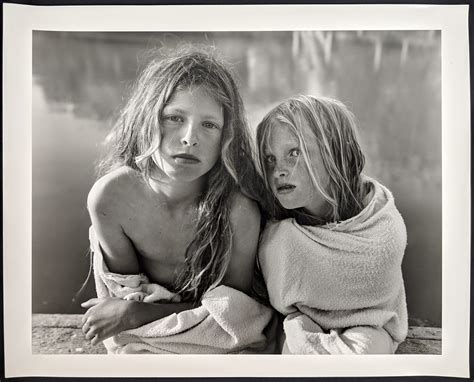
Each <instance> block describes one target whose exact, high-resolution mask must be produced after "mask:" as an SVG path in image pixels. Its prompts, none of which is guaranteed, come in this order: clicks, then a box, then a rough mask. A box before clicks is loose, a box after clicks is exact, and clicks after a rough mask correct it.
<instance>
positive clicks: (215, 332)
mask: <svg viewBox="0 0 474 382" xmlns="http://www.w3.org/2000/svg"><path fill="white" fill-rule="evenodd" d="M89 238H90V242H91V249H92V252H93V256H94V278H95V283H96V290H97V296H98V297H109V296H110V297H119V298H123V299H132V300H137V301H144V302H149V303H152V302H158V301H168V302H179V301H180V297H179V296H177V295H175V294H173V293H171V292H170V291H168V290H167V289H166V288H164V287H162V286H159V285H157V284H152V283H149V280H148V279H147V277H146V276H145V275H120V274H116V273H111V272H109V270H108V268H107V265H106V264H105V262H104V259H103V256H102V252H101V247H100V245H99V242H98V239H97V236H96V235H95V232H94V229H93V227H91V229H90V231H89ZM274 330H275V322H274V317H273V311H272V310H271V309H270V308H268V307H265V306H264V305H261V304H259V303H258V302H257V301H255V300H254V299H252V298H251V297H249V296H247V295H246V294H245V293H242V292H240V291H238V290H236V289H233V288H229V287H226V286H219V287H217V288H215V289H213V290H211V291H210V292H208V293H207V294H206V295H205V296H204V298H203V300H202V304H201V305H200V306H199V307H197V308H195V309H190V310H186V311H183V312H180V313H178V314H172V315H170V316H168V317H165V318H163V319H160V320H156V321H153V322H150V323H148V324H146V325H143V326H141V327H139V328H136V329H132V330H127V331H124V332H122V333H120V334H118V335H116V336H114V337H112V338H109V339H107V340H105V341H104V345H105V347H106V348H107V350H108V352H109V353H114V354H124V353H129V354H138V353H179V354H186V353H188V354H197V353H201V354H219V353H268V352H273V351H274V349H272V346H273V345H274V341H268V340H267V336H266V333H267V332H270V333H271V332H272V331H274Z"/></svg>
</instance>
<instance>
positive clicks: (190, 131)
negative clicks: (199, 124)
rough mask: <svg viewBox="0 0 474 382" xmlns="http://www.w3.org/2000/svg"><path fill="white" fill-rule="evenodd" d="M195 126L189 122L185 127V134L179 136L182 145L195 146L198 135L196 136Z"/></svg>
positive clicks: (197, 141)
mask: <svg viewBox="0 0 474 382" xmlns="http://www.w3.org/2000/svg"><path fill="white" fill-rule="evenodd" d="M196 130H197V128H196V127H195V126H193V124H192V123H190V124H189V125H188V126H187V127H186V131H185V134H184V136H183V137H182V138H181V143H182V145H183V146H190V147H193V146H197V145H198V143H199V139H198V136H197V131H196Z"/></svg>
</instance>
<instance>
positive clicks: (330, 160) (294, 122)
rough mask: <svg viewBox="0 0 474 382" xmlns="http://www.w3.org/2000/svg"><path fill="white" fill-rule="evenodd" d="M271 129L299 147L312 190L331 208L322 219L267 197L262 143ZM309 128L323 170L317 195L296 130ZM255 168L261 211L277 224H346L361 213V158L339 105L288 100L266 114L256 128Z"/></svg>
mask: <svg viewBox="0 0 474 382" xmlns="http://www.w3.org/2000/svg"><path fill="white" fill-rule="evenodd" d="M275 123H280V124H283V125H286V126H288V128H289V129H290V130H291V131H292V132H293V133H294V134H295V135H296V136H297V138H298V140H299V141H300V142H301V146H302V147H300V149H301V150H302V152H303V158H304V160H305V163H306V166H307V168H308V172H309V174H310V177H311V180H312V183H313V185H314V186H315V187H316V188H317V189H318V190H319V191H320V192H321V193H322V194H323V195H324V197H325V198H326V200H327V201H328V202H329V204H330V205H331V206H332V208H331V212H330V213H329V215H328V216H325V217H323V218H321V217H313V216H311V215H310V214H309V213H308V212H306V211H305V210H303V209H295V210H286V209H285V208H283V207H282V206H281V205H280V203H279V202H278V200H277V199H276V197H275V196H274V195H273V193H272V191H271V189H270V186H269V184H268V181H267V175H266V165H265V158H264V157H263V153H264V148H265V145H266V144H267V139H268V136H269V134H270V131H271V129H272V126H273V125H274V124H275ZM306 126H307V127H309V128H310V129H311V130H312V132H313V133H314V134H315V136H316V141H317V143H318V146H319V149H320V152H321V156H322V160H323V164H324V167H325V168H326V170H327V172H328V174H329V179H330V181H329V186H328V189H322V187H320V186H319V184H318V181H317V174H315V172H314V170H313V166H312V164H311V163H310V161H309V155H308V151H307V149H306V142H305V139H304V137H303V134H302V129H303V128H305V127H306ZM257 147H258V164H259V166H260V171H261V172H262V174H263V175H264V180H265V184H266V188H267V192H266V193H265V195H266V196H267V197H266V201H265V203H264V205H266V206H269V208H270V210H269V211H268V213H269V214H270V215H271V216H272V217H273V218H276V219H278V220H281V219H286V218H289V217H293V218H296V219H297V220H298V221H300V222H301V223H303V224H312V225H321V224H326V223H330V222H337V221H343V220H346V219H349V218H351V217H353V216H355V215H357V214H358V213H359V212H360V211H361V210H362V209H363V199H364V196H365V194H366V190H365V189H364V186H363V181H362V179H361V173H362V170H363V168H364V165H365V157H364V154H363V153H362V150H361V148H360V145H359V142H358V137H357V127H356V123H355V119H354V116H353V114H352V113H351V112H350V111H349V110H348V108H347V107H346V106H345V105H344V104H343V103H342V102H340V101H338V100H335V99H331V98H326V97H315V96H310V95H299V96H295V97H291V98H289V99H287V100H286V101H284V102H282V103H281V104H279V105H278V106H276V107H275V108H274V109H272V110H271V111H270V112H269V113H268V114H267V115H266V116H265V117H264V118H263V120H262V121H261V122H260V124H259V125H258V126H257Z"/></svg>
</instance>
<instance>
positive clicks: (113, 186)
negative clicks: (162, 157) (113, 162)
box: [87, 166, 144, 212]
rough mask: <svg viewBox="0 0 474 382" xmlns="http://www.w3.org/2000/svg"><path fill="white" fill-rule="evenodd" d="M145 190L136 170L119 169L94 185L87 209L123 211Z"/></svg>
mask: <svg viewBox="0 0 474 382" xmlns="http://www.w3.org/2000/svg"><path fill="white" fill-rule="evenodd" d="M143 188H144V183H143V180H142V178H141V175H140V174H139V173H138V172H137V171H136V170H134V169H132V168H130V167H127V166H122V167H119V168H117V169H115V170H113V171H111V172H109V173H108V174H106V175H104V176H103V177H101V178H99V179H98V180H97V181H96V182H95V183H94V185H93V186H92V188H91V190H90V191H89V195H88V196H87V208H88V210H89V211H90V212H93V211H96V212H97V211H117V212H118V211H121V210H122V209H123V207H124V206H126V205H128V202H129V201H130V200H131V199H132V198H136V197H137V196H139V195H140V193H141V192H143Z"/></svg>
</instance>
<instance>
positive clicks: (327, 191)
mask: <svg viewBox="0 0 474 382" xmlns="http://www.w3.org/2000/svg"><path fill="white" fill-rule="evenodd" d="M50 8H51V7H50ZM131 8H133V7H131ZM171 8H173V7H171ZM190 8H193V7H190ZM204 8H206V7H204ZM204 8H203V7H201V8H199V7H197V9H198V11H200V12H203V11H204V10H205V9H204ZM237 8H239V7H237ZM244 8H245V7H244ZM278 8H279V7H275V8H273V9H278ZM406 8H407V11H408V10H410V7H406ZM239 9H241V8H239ZM292 9H293V10H298V11H301V9H298V7H295V8H292ZM310 9H312V8H311V7H310ZM115 10H117V11H123V10H124V9H123V7H122V8H121V7H117V8H115ZM153 10H156V7H153ZM194 10H196V8H194ZM45 11H46V10H45ZM134 11H135V9H134ZM174 11H175V10H174V9H171V14H173V12H174ZM189 11H192V10H191V9H189ZM359 11H360V8H359ZM95 13H97V11H95ZM225 14H226V15H227V17H228V13H225ZM332 15H333V17H336V16H337V15H338V13H337V12H336V11H335V10H334V9H333V13H332ZM161 17H163V18H166V15H161ZM277 19H278V18H277ZM396 21H397V22H398V21H399V20H396ZM397 22H392V23H387V25H386V26H384V27H380V25H379V24H373V23H370V22H367V23H365V24H364V23H360V25H357V26H354V25H352V24H351V23H348V22H347V23H342V25H341V23H339V24H338V25H336V24H334V26H333V27H332V28H331V27H330V25H323V24H321V27H318V24H317V23H315V24H314V25H312V26H311V27H308V24H307V23H305V22H301V23H300V25H298V26H297V25H295V24H291V23H290V24H288V25H285V27H284V28H281V27H279V24H278V23H276V22H275V24H274V25H268V26H267V27H266V28H264V29H263V30H262V29H261V28H257V27H254V28H252V25H250V26H249V25H243V26H241V27H239V28H236V27H235V26H234V27H230V28H229V30H225V29H220V28H219V27H218V26H219V25H216V26H213V27H209V28H206V27H205V26H202V25H201V24H199V27H196V28H194V29H193V28H192V27H182V26H181V27H180V24H179V23H178V24H177V25H176V26H175V27H174V28H168V29H166V28H164V27H160V28H159V30H156V28H155V30H153V28H149V29H147V30H143V28H141V27H138V28H137V27H135V28H133V26H134V25H133V23H132V25H130V24H126V23H124V24H123V25H124V26H125V25H127V27H124V28H123V29H122V30H120V28H116V27H115V28H114V27H112V26H111V27H110V30H98V29H97V28H92V27H91V26H86V27H84V28H75V27H73V28H72V29H71V28H64V27H62V28H61V25H58V26H55V27H54V28H45V27H44V26H40V27H38V28H34V27H32V29H31V36H30V37H31V40H30V41H31V45H30V54H31V66H30V69H31V77H28V78H30V79H31V82H30V88H31V119H30V121H31V139H30V140H29V142H30V143H29V144H30V145H31V146H29V147H31V157H30V158H31V162H30V164H29V166H31V167H30V170H31V173H30V175H31V178H30V182H31V183H30V184H31V195H30V203H31V204H30V205H31V212H30V215H29V216H30V219H31V222H30V224H31V242H30V247H31V255H30V257H29V259H31V260H30V261H29V262H27V264H29V265H28V267H29V269H30V271H29V272H30V273H28V274H30V275H31V277H30V279H29V283H30V284H28V285H30V286H31V287H30V291H31V305H30V306H29V308H30V312H29V317H30V318H31V321H30V326H29V342H30V344H31V345H30V349H31V352H30V355H29V356H32V355H34V356H35V359H37V360H40V359H41V360H43V361H45V360H46V363H43V366H42V367H40V368H39V373H38V374H34V375H55V373H56V371H54V370H55V369H54V367H52V365H53V362H54V356H55V355H63V354H68V355H69V357H70V361H67V364H69V365H73V366H74V367H73V369H74V370H81V369H80V365H81V363H82V360H81V358H82V359H83V356H84V355H96V357H93V358H91V359H90V361H92V364H91V365H93V366H92V367H91V368H90V369H89V370H88V371H87V372H85V373H83V372H82V371H77V373H76V372H74V371H71V372H72V373H74V374H73V376H88V375H91V376H92V375H98V374H100V375H111V374H110V373H111V371H112V370H114V372H113V373H114V375H116V374H115V373H116V372H117V370H119V369H120V366H118V368H116V366H115V365H116V364H117V360H116V359H115V358H114V355H115V354H150V353H152V354H166V356H165V358H162V359H161V360H160V358H159V356H150V355H149V356H148V357H152V358H153V359H155V360H156V359H158V364H161V365H163V363H166V364H168V365H169V366H170V368H169V369H167V371H166V372H163V370H161V371H158V370H157V369H156V367H152V368H149V369H147V371H143V369H142V372H136V371H134V370H129V371H127V374H123V375H124V376H125V375H133V376H158V375H159V376H167V375H173V376H178V375H182V374H181V372H178V371H177V370H176V369H174V368H173V365H179V364H180V362H183V360H187V361H190V364H191V369H192V370H194V372H196V373H197V375H201V374H200V371H199V370H203V369H202V367H204V365H206V364H207V363H208V362H212V359H213V357H212V355H216V354H219V355H220V356H221V357H224V354H227V355H229V357H230V358H227V357H225V360H228V362H231V363H232V362H237V363H240V362H242V365H246V362H249V365H250V366H249V369H247V370H249V371H248V373H253V374H249V375H251V376H258V375H272V376H275V375H279V374H275V373H282V375H293V374H292V371H291V370H294V369H293V368H294V367H295V366H296V365H300V362H303V364H304V365H305V366H304V367H303V368H300V369H299V371H298V372H297V373H298V374H294V376H310V375H317V374H315V372H314V369H313V368H312V366H311V365H310V364H309V363H306V362H307V361H308V358H306V357H305V358H304V359H303V358H300V357H298V356H301V355H305V356H308V355H310V354H311V355H312V356H311V363H312V364H313V365H314V364H317V365H318V367H322V368H323V369H324V370H326V372H325V373H326V374H323V375H328V374H327V373H332V372H331V370H333V371H334V370H335V369H334V367H335V365H336V364H337V362H338V361H337V359H338V356H340V355H354V357H351V358H349V359H348V358H344V359H345V360H348V361H347V364H346V367H347V370H346V369H344V370H342V371H341V370H337V372H336V373H337V374H331V375H340V376H344V375H355V373H354V367H355V366H356V365H363V366H364V368H363V369H364V370H363V371H362V373H363V374H362V375H392V374H393V372H391V371H390V370H391V369H390V366H387V365H389V364H391V365H392V366H393V367H397V368H398V370H399V369H400V368H402V370H403V366H404V365H410V361H409V360H408V358H406V355H410V357H415V359H416V360H418V364H419V365H421V366H420V367H421V368H422V369H423V373H424V374H425V375H426V374H430V372H429V371H428V370H432V373H433V375H443V374H442V371H437V370H438V369H436V366H435V365H439V367H440V369H439V370H442V369H441V365H442V364H443V360H444V359H446V360H448V359H450V360H451V359H452V358H451V357H453V353H452V343H453V341H454V342H456V340H457V339H459V338H460V337H459V336H461V334H460V332H457V331H456V329H455V326H456V325H455V324H454V321H453V319H454V317H453V316H452V315H449V314H447V313H446V311H447V308H449V307H450V306H452V304H453V302H451V301H449V302H447V300H446V296H447V295H448V294H447V292H446V290H448V289H449V290H452V289H453V288H454V290H455V289H456V286H455V285H456V282H455V280H454V279H452V278H447V277H446V275H451V276H450V277H452V275H455V274H456V271H454V268H453V265H451V262H453V261H454V262H456V259H453V258H450V259H448V258H447V257H446V256H447V255H446V248H447V247H448V244H449V245H452V244H450V243H453V236H449V237H448V234H450V235H453V232H452V230H451V229H446V217H447V216H448V213H447V212H446V211H447V210H448V209H449V210H452V209H453V208H454V209H455V208H456V206H454V204H453V196H455V195H453V196H451V194H450V191H449V189H447V188H445V186H444V185H445V184H446V182H447V181H448V180H449V179H452V174H451V171H452V170H451V169H449V168H448V167H447V164H448V163H452V160H450V162H448V160H449V158H452V155H453V151H452V149H450V147H451V146H452V145H450V144H449V142H450V138H447V135H448V134H451V133H448V132H447V130H446V118H447V117H450V116H452V112H451V111H449V109H447V106H446V105H447V104H448V103H449V102H452V99H451V101H449V100H450V99H449V98H446V94H447V92H446V86H447V85H446V69H443V62H444V61H443V57H444V56H443V55H444V54H445V53H444V52H446V51H447V50H448V49H449V47H450V46H451V45H450V44H451V40H450V39H449V38H447V37H449V34H445V33H446V31H445V30H444V29H445V28H447V27H445V26H443V25H439V24H437V23H436V22H432V23H431V24H430V23H427V24H428V25H423V24H420V25H419V26H418V25H417V24H415V23H413V24H409V23H408V24H409V25H403V26H399V27H397ZM329 24H330V23H329ZM145 25H148V24H146V23H145ZM443 70H445V72H444V73H443ZM449 70H451V71H452V69H449ZM25 83H26V81H25ZM6 86H8V81H6ZM446 110H448V112H446ZM451 118H452V117H451ZM451 126H453V125H452V124H451ZM458 128H460V129H461V130H462V132H463V134H464V133H465V134H468V132H469V126H468V125H467V126H464V125H462V127H461V126H458ZM7 139H8V135H7ZM466 142H467V141H466ZM447 149H448V150H447ZM450 150H451V151H450ZM6 154H8V150H7V153H6ZM446 190H447V193H446ZM448 197H449V199H448ZM450 206H451V207H452V208H449V207H450ZM454 236H456V234H454ZM461 242H462V243H464V241H463V240H458V244H459V243H461ZM463 249H464V250H465V249H466V248H464V247H463ZM461 252H462V251H461ZM6 256H7V259H8V256H9V254H8V253H6ZM453 256H454V255H453ZM25 258H26V256H25ZM466 258H467V259H468V258H469V253H464V252H462V253H460V254H459V255H458V258H457V260H458V261H464V260H463V259H466ZM7 262H8V261H7ZM467 265H468V263H466V268H468V267H467ZM5 279H6V280H7V281H8V280H9V278H8V277H7V276H5ZM463 280H464V279H463ZM463 282H464V284H465V283H466V281H465V280H464V281H463ZM464 284H463V285H464ZM467 285H468V283H467ZM5 291H6V293H7V295H6V296H8V291H9V289H8V288H6V289H5ZM466 292H468V291H466ZM459 298H460V301H461V302H462V303H463V304H464V303H465V301H466V300H465V298H464V297H462V296H460V297H459ZM6 299H7V300H8V297H6ZM25 305H26V304H25ZM27 308H28V307H26V308H22V311H23V312H26V311H27ZM7 321H8V320H7ZM463 322H469V320H468V319H467V321H463ZM7 323H8V322H7ZM461 326H462V325H461ZM22 328H23V331H24V332H25V334H24V338H25V339H27V333H26V330H25V329H28V320H26V322H25V324H24V325H23V326H22ZM467 340H468V337H466V338H464V339H463V341H466V343H467ZM463 341H461V345H462V343H464V342H463ZM458 342H459V341H458ZM446 344H448V345H447V347H446ZM463 346H465V345H463ZM463 346H460V347H459V349H458V350H460V349H463V348H464V347H463ZM446 349H447V350H446ZM25 351H26V352H28V349H25ZM107 353H108V354H109V355H108V356H104V355H105V354H107ZM192 354H201V355H206V357H205V358H203V360H204V362H203V363H202V364H199V365H198V366H197V364H198V363H197V362H196V360H195V359H193V358H190V355H192ZM242 354H245V359H244V358H243V357H241V355H242ZM263 355H266V356H268V355H270V357H266V356H265V357H264V356H263ZM322 355H324V356H326V355H331V357H321V356H322ZM375 355H377V356H376V357H374V356H375ZM381 355H384V356H383V358H382V362H381V363H379V362H380V361H378V360H380V358H377V357H380V356H381ZM103 357H105V358H103ZM156 357H158V358H156ZM166 357H167V358H166ZM233 359H236V360H237V361H232V360H233ZM376 359H377V361H376ZM411 359H412V360H413V359H414V358H411ZM463 359H464V358H463ZM118 362H120V361H118ZM143 362H156V361H151V360H150V361H149V358H147V357H144V361H143ZM339 362H340V361H339ZM416 362H417V361H415V364H416ZM376 364H378V365H377V367H376V366H375V365H376ZM112 365H113V366H112ZM253 365H255V366H256V365H261V366H264V367H263V368H262V370H261V371H260V372H259V373H260V374H258V373H257V374H255V367H254V366H253ZM36 366H37V365H35V364H34V363H33V368H35V367H36ZM193 367H194V369H193ZM371 367H372V369H370V368H371ZM269 368H270V369H271V372H269V371H268V370H270V369H269ZM430 368H431V369H430ZM407 369H408V366H407ZM461 369H462V368H460V367H458V369H457V370H458V371H459V370H461ZM71 370H72V369H71ZM224 370H225V371H223V373H224V375H227V376H228V375H229V374H227V371H228V370H229V369H225V366H224ZM230 370H233V369H232V368H231V369H230ZM328 370H329V372H328ZM369 370H370V371H369ZM176 372H177V374H175V373H176ZM50 373H53V374H50ZM230 373H231V374H230V375H240V376H243V375H242V374H239V372H236V371H235V370H234V371H231V372H230ZM233 373H237V374H233ZM261 373H264V374H261ZM401 373H402V374H404V373H405V372H404V371H401ZM436 373H440V374H436ZM453 373H455V372H453ZM213 375H214V374H213ZM216 375H219V374H216ZM246 375H247V374H246ZM393 375H395V374H393Z"/></svg>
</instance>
